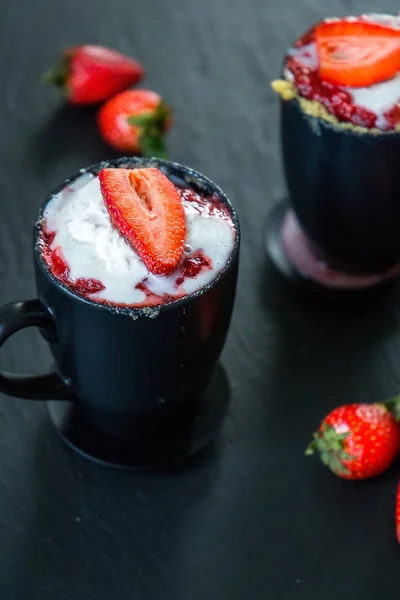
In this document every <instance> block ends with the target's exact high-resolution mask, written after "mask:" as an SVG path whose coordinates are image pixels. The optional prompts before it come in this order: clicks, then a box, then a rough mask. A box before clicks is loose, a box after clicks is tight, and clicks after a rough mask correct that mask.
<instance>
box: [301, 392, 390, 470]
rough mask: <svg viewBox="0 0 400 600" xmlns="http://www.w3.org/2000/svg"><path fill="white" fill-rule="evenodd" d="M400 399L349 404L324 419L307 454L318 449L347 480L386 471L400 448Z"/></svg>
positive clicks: (326, 462)
mask: <svg viewBox="0 0 400 600" xmlns="http://www.w3.org/2000/svg"><path fill="white" fill-rule="evenodd" d="M399 402H400V399H399V398H397V397H396V398H393V399H392V400H390V401H388V402H387V403H385V404H346V405H344V406H339V407H338V408H335V409H334V410H333V411H332V412H331V413H329V414H328V415H327V416H326V417H325V419H324V420H323V421H322V423H321V426H320V428H319V430H318V431H317V432H316V433H315V434H314V436H313V440H312V442H311V444H310V445H309V447H308V448H307V451H306V454H313V453H314V452H315V451H318V452H319V453H320V456H321V460H322V462H323V463H324V464H325V465H326V466H327V467H329V468H330V469H331V471H333V473H335V474H336V475H339V477H343V478H344V479H367V478H368V477H374V476H375V475H379V474H380V473H382V472H383V471H385V470H386V469H387V468H388V467H389V466H390V465H391V463H392V462H393V460H394V458H395V457H396V455H397V453H398V451H399V447H400V426H399V424H398V423H397V420H396V419H397V412H398V406H399Z"/></svg>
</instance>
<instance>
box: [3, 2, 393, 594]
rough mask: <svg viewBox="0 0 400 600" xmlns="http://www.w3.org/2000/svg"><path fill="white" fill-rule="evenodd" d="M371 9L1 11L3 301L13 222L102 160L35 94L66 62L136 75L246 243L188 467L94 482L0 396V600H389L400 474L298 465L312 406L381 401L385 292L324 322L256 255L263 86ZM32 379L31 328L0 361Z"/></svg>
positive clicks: (99, 475)
mask: <svg viewBox="0 0 400 600" xmlns="http://www.w3.org/2000/svg"><path fill="white" fill-rule="evenodd" d="M3 8H5V5H4V7H3ZM375 8H376V7H375ZM373 9H374V5H373V3H372V2H371V1H367V0H365V1H364V2H355V1H350V0H348V1H344V0H343V1H342V2H340V1H339V0H323V1H320V2H315V1H312V0H296V1H294V0H292V1H289V0H286V1H282V0H269V2H265V1H262V0H248V1H247V2H243V0H217V1H211V0H203V1H202V2H195V1H191V0H170V1H169V2H165V1H163V0H153V1H152V2H147V1H145V0H135V1H133V0H114V1H113V2H110V1H107V0H85V1H82V0H57V2H50V1H49V0H35V2H33V1H32V0H18V1H16V2H8V3H7V11H5V10H2V12H1V17H0V48H1V52H0V73H1V75H2V94H1V96H0V191H1V193H0V207H1V219H0V283H1V285H0V303H5V302H8V301H10V300H17V299H24V298H29V297H34V295H35V289H34V282H33V271H32V263H31V224H32V222H33V220H34V217H35V213H36V211H37V208H38V206H39V204H40V203H41V202H42V201H43V199H44V198H45V196H46V195H47V194H48V192H50V191H51V190H52V189H53V188H54V187H55V186H56V185H58V183H59V182H60V181H62V180H63V179H64V178H65V177H67V176H68V175H71V174H72V173H74V172H75V171H77V170H78V169H79V168H80V167H82V166H86V165H88V164H91V163H94V162H96V161H98V160H100V159H102V158H109V157H112V156H115V155H113V153H112V152H111V151H110V150H109V149H107V148H106V147H105V146H104V145H103V143H102V142H101V141H100V140H99V137H98V134H97V133H96V129H95V126H94V120H93V114H94V113H93V110H91V109H83V110H72V109H67V108H65V107H64V106H63V103H62V101H61V99H60V98H59V97H58V96H57V95H56V93H55V92H53V91H52V90H48V89H46V88H44V87H43V85H42V84H41V83H40V82H39V77H40V75H41V73H42V72H43V71H44V70H45V69H46V68H47V67H48V66H50V65H52V64H53V63H54V61H55V59H56V57H57V55H58V53H59V51H60V50H61V49H62V48H64V47H66V46H69V45H74V44H79V43H88V42H92V43H101V44H104V45H109V46H111V47H116V48H118V49H120V50H122V51H125V52H127V53H128V54H131V55H132V56H134V57H136V58H137V59H139V60H141V61H143V63H144V64H145V65H146V67H147V72H148V77H147V80H146V82H145V85H146V86H149V87H151V88H153V89H155V90H156V91H159V92H161V93H162V94H163V95H164V96H165V98H166V100H167V101H168V102H170V103H171V104H172V105H173V106H174V107H175V114H176V119H175V125H174V128H173V131H172V133H171V136H170V153H171V157H172V158H174V159H175V160H178V161H180V162H184V163H186V164H188V165H190V166H192V167H194V168H197V169H199V170H200V171H202V172H204V173H205V174H206V175H208V176H209V177H211V178H212V179H214V180H215V181H217V182H218V183H219V184H220V185H221V186H222V187H223V188H224V189H225V190H226V192H227V193H228V194H229V195H230V197H231V198H232V200H233V202H234V203H235V205H236V207H237V209H238V211H239V214H240V218H241V222H242V228H243V247H242V257H241V258H242V261H241V270H240V282H239V288H238V295H237V303H236V308H235V312H234V318H233V323H232V327H231V330H230V334H229V339H228V342H227V345H226V349H225V351H224V354H223V362H224V364H225V366H226V369H227V371H228V374H229V377H230V383H231V388H232V408H231V411H230V414H229V417H228V419H227V420H226V423H225V425H224V427H223V431H222V434H221V437H220V440H219V442H218V443H216V444H215V445H214V446H213V447H212V448H211V449H210V450H209V451H208V452H206V453H204V455H202V456H199V457H197V458H195V459H192V460H191V461H189V462H188V463H186V464H184V465H182V466H180V467H177V468H174V469H172V470H169V471H166V472H163V473H140V474H137V473H132V472H127V471H119V470H113V469H109V468H103V467H100V466H96V465H95V464H92V463H90V462H87V461H86V460H85V459H83V458H81V457H79V456H77V455H75V454H73V453H71V452H70V451H69V450H67V449H66V448H65V447H64V446H63V445H62V444H61V442H60V441H59V439H58V438H57V436H56V434H55V433H54V432H53V430H52V428H51V427H50V425H49V423H48V419H47V415H46V411H45V407H44V405H43V404H42V403H29V402H24V401H21V400H14V399H11V398H8V397H2V398H1V404H0V540H1V544H0V597H1V598H2V600H14V599H15V600H30V599H34V600H45V599H50V598H51V599H58V598H59V599H62V600H67V599H68V600H69V599H70V600H89V599H96V600H103V599H104V600H109V599H111V598H112V599H113V600H128V599H129V600H130V599H133V600H136V599H138V600H164V599H168V600H214V599H215V600H266V599H272V600H303V599H304V600H306V599H307V600H309V599H312V600H313V599H317V598H320V597H324V598H325V600H333V599H334V598H338V597H340V598H346V599H347V598H354V600H382V599H385V600H391V599H392V598H393V599H394V598H397V597H398V593H399V592H398V588H399V585H398V573H399V568H398V565H399V550H398V548H397V546H396V543H395V538H394V528H393V511H394V492H395V484H396V480H397V477H398V475H399V468H396V466H394V467H393V468H392V469H391V470H390V471H389V472H388V473H387V474H385V475H384V476H383V477H381V478H379V479H378V480H375V481H371V482H366V483H357V484H353V483H349V482H343V481H341V480H339V479H337V478H335V477H334V476H332V475H331V474H330V473H328V472H327V471H325V470H324V469H323V468H322V466H320V464H319V462H318V461H317V460H313V459H306V458H305V457H304V455H303V453H304V448H305V446H306V444H307V442H308V440H309V436H310V433H311V432H312V430H313V429H314V428H315V426H316V425H317V424H318V422H319V420H320V418H321V417H322V416H323V414H324V413H325V412H326V411H328V410H329V409H330V408H332V407H334V406H335V405H337V404H338V403H341V402H344V401H357V400H366V401H373V400H379V399H383V398H384V397H386V396H388V395H391V394H393V393H395V392H397V391H398V390H399V387H400V385H399V376H400V362H399V356H400V338H399V316H400V313H399V310H398V308H397V306H398V299H399V294H398V293H396V292H394V293H393V294H391V295H389V296H388V297H386V298H384V299H382V300H381V301H380V302H377V303H374V304H372V305H371V304H369V305H366V306H363V307H359V306H355V307H352V308H342V309H340V310H339V309H338V308H336V307H334V306H326V305H320V304H319V303H318V302H315V301H312V300H307V299H303V298H300V297H298V296H296V295H294V294H293V293H291V291H290V290H289V289H288V288H287V287H286V286H284V285H282V283H281V282H280V280H279V279H278V278H277V277H276V276H275V274H274V273H273V271H272V269H271V267H270V266H269V265H268V263H267V261H266V259H265V256H264V251H263V224H264V221H265V218H266V216H267V214H268V211H269V209H270V208H271V207H272V206H273V204H274V203H275V202H276V201H277V200H279V198H280V197H281V195H282V194H283V192H284V181H283V177H282V170H281V164H280V157H279V146H278V142H279V131H278V122H277V121H278V102H277V100H276V98H275V97H274V95H273V94H272V92H271V90H270V86H269V81H270V80H271V79H272V78H274V77H275V76H276V75H277V74H278V72H279V65H280V61H281V58H282V54H283V52H284V51H285V48H286V47H287V45H288V43H289V42H290V41H291V40H292V39H293V38H294V37H295V36H296V35H297V34H298V33H300V32H301V31H302V30H304V29H305V28H306V27H307V26H308V25H309V24H310V23H312V22H313V21H316V20H318V19H319V18H320V17H322V16H324V15H335V14H336V15H337V14H344V13H354V12H355V13H357V12H360V11H363V10H364V11H365V10H373ZM379 9H380V10H381V11H386V12H394V11H396V10H397V9H398V5H397V3H396V2H394V1H389V0H385V1H384V2H383V3H382V4H381V5H380V6H379ZM48 363H49V352H48V350H47V348H46V345H45V342H44V341H43V340H42V339H41V338H39V335H38V334H37V332H35V331H32V330H26V331H24V332H22V333H18V334H17V335H16V336H15V338H13V339H12V340H11V341H9V342H7V345H6V347H5V348H3V349H2V351H1V353H0V366H1V367H2V368H5V369H8V370H14V371H20V372H21V371H23V372H36V373H38V372H40V371H43V370H44V369H45V368H46V367H47V366H48Z"/></svg>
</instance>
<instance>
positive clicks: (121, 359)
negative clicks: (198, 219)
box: [0, 158, 240, 442]
mask: <svg viewBox="0 0 400 600" xmlns="http://www.w3.org/2000/svg"><path fill="white" fill-rule="evenodd" d="M145 166H152V167H158V168H160V169H161V170H162V171H163V172H164V173H165V174H166V175H167V176H168V177H169V178H170V179H171V180H172V181H174V182H177V183H180V184H182V185H186V186H190V187H192V188H194V189H195V190H197V191H199V192H201V193H202V194H205V195H217V196H218V198H219V199H220V200H221V201H222V202H223V203H224V204H225V205H226V206H227V208H228V210H229V212H230V214H231V216H232V219H233V222H234V224H235V228H236V241H235V244H234V249H233V252H232V254H231V256H230V258H229V261H228V263H227V265H226V266H225V268H224V269H223V270H222V271H221V272H220V273H219V274H218V275H217V277H216V278H215V279H214V280H213V281H212V282H211V283H209V284H208V285H206V286H205V287H204V288H202V289H201V290H200V291H198V292H196V293H193V294H191V295H188V296H186V297H184V298H182V299H179V300H175V301H173V302H169V303H168V304H163V305H161V306H158V307H152V308H126V307H125V308H124V307H119V308H116V307H114V306H108V305H106V304H99V303H96V302H93V301H91V300H88V299H85V298H83V297H81V296H79V295H77V294H75V293H74V292H73V291H71V289H69V288H68V287H66V286H65V285H63V284H62V283H60V281H58V280H57V279H56V278H55V277H54V276H53V275H52V273H51V272H50V271H49V269H48V267H47V265H46V263H45V261H44V260H43V257H42V255H41V251H40V247H39V244H38V235H39V233H40V227H41V219H42V215H43V211H44V209H45V207H46V204H47V202H48V201H49V200H50V199H51V198H52V196H50V198H48V199H47V200H46V201H45V203H44V204H43V205H42V207H41V208H40V210H39V214H38V219H37V222H36V225H35V231H34V248H33V256H34V265H35V275H36V287H37V294H38V297H37V299H35V300H28V301H24V302H13V303H11V304H8V305H5V306H3V307H1V308H0V345H2V344H3V343H4V342H5V341H6V339H7V338H9V337H10V336H11V335H12V334H13V333H14V332H16V331H18V330H19V329H22V328H25V327H29V326H37V327H39V328H40V330H41V332H42V334H43V336H44V337H45V339H46V340H47V341H48V343H49V345H50V349H51V352H52V355H53V357H54V361H55V365H56V370H55V371H54V372H53V373H51V374H48V375H43V376H39V377H19V376H15V375H10V374H6V373H1V374H0V391H1V392H3V393H5V394H9V395H11V396H16V397H20V398H29V399H35V400H36V399H38V400H43V399H60V400H63V399H64V400H65V399H67V400H69V401H70V402H72V403H76V404H77V405H79V407H80V410H81V411H83V413H84V415H85V419H87V421H88V422H89V423H90V424H91V425H93V427H95V428H96V430H97V431H99V432H103V433H104V434H106V435H107V436H111V437H112V438H113V439H119V440H125V441H128V442H129V441H130V440H131V441H135V442H137V441H138V439H142V440H145V441H150V442H151V440H154V439H160V437H161V438H162V437H163V436H168V435H171V432H173V431H174V427H178V426H179V427H181V424H182V422H183V421H182V415H185V414H188V413H190V412H191V411H192V412H193V410H197V408H194V407H196V406H197V404H196V402H197V400H196V399H197V398H199V396H201V394H202V393H203V392H204V390H205V388H206V387H207V385H208V383H209V381H210V378H211V377H212V374H213V372H214V369H215V367H216V364H217V361H218V358H219V355H220V353H221V350H222V347H223V345H224V342H225V338H226V335H227V332H228V327H229V323H230V319H231V313H232V308H233V303H234V298H235V289H236V280H237V270H238V260H239V244H240V231H239V223H238V220H237V216H236V213H235V211H234V209H233V208H232V205H231V203H230V202H229V200H228V199H227V197H226V196H225V194H224V193H223V192H222V190H221V189H220V188H219V187H217V186H216V185H215V184H214V183H212V182H211V181H210V180H209V179H207V178H206V177H204V176H203V175H201V174H199V173H197V172H195V171H193V170H192V169H189V168H187V167H184V166H181V165H179V164H176V163H172V162H168V161H162V160H156V159H152V160H149V159H139V158H129V159H127V158H124V159H120V160H117V161H111V162H107V163H101V164H98V165H95V166H93V167H90V168H88V169H86V171H88V172H91V173H94V174H97V173H99V171H100V170H101V169H102V168H105V167H128V168H137V167H145ZM81 175H82V170H81V171H80V172H79V173H78V174H77V175H75V176H73V177H71V178H70V179H68V180H67V181H66V182H65V183H63V184H62V186H60V188H59V189H58V190H56V192H55V193H57V192H59V191H61V189H62V188H64V187H65V186H66V185H68V184H69V183H71V182H73V181H74V180H75V179H77V178H78V177H80V176H81ZM106 439H108V438H106ZM110 439H111V438H110Z"/></svg>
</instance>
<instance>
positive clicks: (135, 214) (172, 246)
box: [99, 168, 186, 275]
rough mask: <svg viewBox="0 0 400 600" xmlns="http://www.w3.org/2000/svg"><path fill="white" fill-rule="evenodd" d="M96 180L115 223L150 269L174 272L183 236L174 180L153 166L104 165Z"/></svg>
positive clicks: (157, 273) (177, 193) (159, 271)
mask: <svg viewBox="0 0 400 600" xmlns="http://www.w3.org/2000/svg"><path fill="white" fill-rule="evenodd" d="M99 180H100V187H101V193H102V196H103V199H104V203H105V205H106V207H107V210H108V213H109V215H110V218H111V221H112V223H113V225H114V227H115V228H116V229H117V230H118V231H119V232H120V233H121V235H122V236H124V238H125V239H126V240H128V241H129V243H130V244H131V245H132V246H133V247H134V249H135V250H136V252H137V253H138V255H139V256H140V257H141V259H142V260H143V262H144V263H145V265H146V266H147V268H148V269H149V271H150V272H151V273H154V274H155V275H166V274H169V273H171V272H173V271H174V270H175V269H176V268H177V266H178V264H179V261H180V260H181V258H182V254H183V250H184V245H185V238H186V223H185V213H184V210H183V205H182V199H181V196H180V194H179V192H178V190H177V189H176V187H175V186H174V184H173V183H172V182H171V181H170V180H169V179H168V178H167V177H166V176H165V175H164V174H163V173H162V172H161V171H160V170H159V169H155V168H143V169H103V170H102V171H101V172H100V174H99Z"/></svg>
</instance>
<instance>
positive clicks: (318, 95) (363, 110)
mask: <svg viewBox="0 0 400 600" xmlns="http://www.w3.org/2000/svg"><path fill="white" fill-rule="evenodd" d="M354 20H355V18H354V17H347V18H346V19H343V21H344V22H346V21H348V22H354ZM357 21H361V22H363V21H365V22H367V23H378V24H380V25H384V26H386V27H390V28H392V29H395V30H397V29H399V28H400V17H390V16H385V15H364V16H361V17H357ZM316 28H317V26H314V27H312V28H311V29H309V30H308V31H307V32H306V33H305V34H304V35H303V36H301V37H300V38H299V39H298V40H297V41H296V42H295V43H294V44H293V47H292V48H291V49H290V50H289V52H288V54H287V57H286V61H285V69H284V75H285V77H286V79H288V80H289V81H293V83H294V85H295V87H296V89H297V91H298V93H299V95H300V96H301V97H303V98H306V99H307V100H310V101H315V102H318V103H319V104H321V105H322V106H323V107H324V108H325V109H326V110H327V111H328V113H330V114H332V115H334V116H335V117H336V118H337V119H338V121H341V122H348V123H351V124H353V125H355V126H360V127H365V128H367V129H372V128H377V129H380V130H381V131H391V130H394V129H395V128H396V126H397V125H398V124H399V123H400V109H399V104H398V103H399V102H400V76H399V73H395V74H394V76H393V77H392V78H390V79H388V80H385V81H381V82H378V83H374V84H373V85H370V86H368V87H351V86H343V85H337V84H334V83H330V82H328V81H324V80H323V79H322V78H321V76H320V62H319V56H318V52H317V45H316V36H315V34H316Z"/></svg>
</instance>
